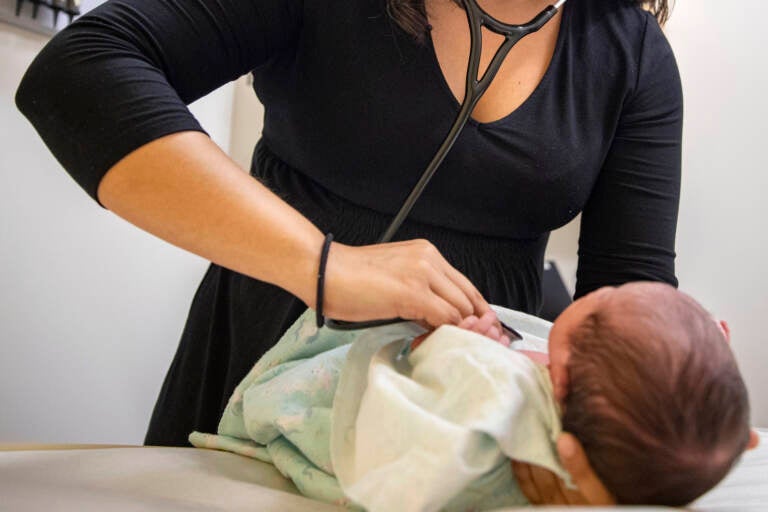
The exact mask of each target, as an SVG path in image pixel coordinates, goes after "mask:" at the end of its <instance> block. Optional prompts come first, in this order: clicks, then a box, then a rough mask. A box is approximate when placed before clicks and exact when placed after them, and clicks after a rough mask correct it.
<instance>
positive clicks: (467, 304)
mask: <svg viewBox="0 0 768 512" xmlns="http://www.w3.org/2000/svg"><path fill="white" fill-rule="evenodd" d="M424 271H425V273H426V275H427V277H428V279H429V287H430V289H431V290H432V291H433V292H434V293H435V295H437V296H439V297H441V298H442V299H443V300H445V301H446V302H448V303H449V304H451V305H452V306H453V307H454V308H456V309H457V310H458V311H459V314H460V315H461V318H464V317H467V316H470V315H472V313H473V312H474V310H475V308H474V305H473V304H472V301H470V300H469V297H467V295H466V294H465V293H464V291H463V290H462V289H461V288H460V287H458V286H457V285H456V283H454V282H453V281H452V280H450V279H449V278H448V276H447V275H446V274H445V273H444V272H442V271H441V270H439V269H436V268H435V267H433V266H428V267H427V266H425V269H424ZM459 321H461V320H459ZM456 323H457V324H458V323H459V322H456Z"/></svg>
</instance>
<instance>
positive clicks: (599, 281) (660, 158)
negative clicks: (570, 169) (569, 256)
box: [575, 15, 683, 297]
mask: <svg viewBox="0 0 768 512" xmlns="http://www.w3.org/2000/svg"><path fill="white" fill-rule="evenodd" d="M682 126H683V95H682V88H681V83H680V75H679V72H678V68H677V64H676V62H675V57H674V55H673V53H672V49H671V48H670V46H669V43H668V41H667V39H666V37H665V36H664V34H663V33H662V31H661V28H660V27H659V25H658V23H657V22H656V21H655V19H654V18H653V17H651V16H650V15H647V22H646V30H645V34H644V36H643V42H642V45H641V48H640V54H639V57H638V65H637V79H636V85H635V87H634V90H630V91H629V93H628V94H627V96H626V100H625V103H624V108H623V110H622V113H621V116H620V119H619V123H618V126H617V129H616V132H615V136H614V138H613V141H612V144H611V147H610V150H609V152H608V155H607V157H606V159H605V161H604V165H603V168H602V169H601V172H600V174H599V176H598V178H597V181H596V183H595V186H594V188H593V190H592V192H591V195H590V197H589V199H588V201H587V204H586V205H585V208H584V211H583V214H582V221H581V234H580V237H579V264H578V271H577V285H576V294H575V296H576V297H580V296H582V295H585V294H587V293H589V292H590V291H592V290H595V289H597V288H599V287H601V286H606V285H620V284H623V283H626V282H630V281H662V282H666V283H669V284H671V285H673V286H677V279H676V278H675V266H674V261H675V230H676V226H677V214H678V205H679V199H680V166H681V139H682Z"/></svg>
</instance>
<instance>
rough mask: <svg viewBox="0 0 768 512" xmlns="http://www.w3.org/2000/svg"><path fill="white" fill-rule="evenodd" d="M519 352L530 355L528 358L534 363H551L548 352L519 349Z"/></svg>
mask: <svg viewBox="0 0 768 512" xmlns="http://www.w3.org/2000/svg"><path fill="white" fill-rule="evenodd" d="M518 352H520V353H521V354H525V355H526V356H528V358H529V359H530V360H531V361H533V362H534V363H538V364H543V365H548V364H549V354H546V353H544V352H536V351H533V350H518Z"/></svg>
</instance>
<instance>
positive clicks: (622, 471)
mask: <svg viewBox="0 0 768 512" xmlns="http://www.w3.org/2000/svg"><path fill="white" fill-rule="evenodd" d="M615 292H617V293H613V294H611V295H610V296H609V297H607V298H606V299H605V300H604V303H601V304H600V307H598V308H596V309H597V310H598V311H596V312H595V313H593V314H592V315H590V316H589V317H588V319H587V321H585V322H584V323H583V324H581V325H580V326H579V327H578V328H577V329H576V331H575V332H574V333H573V335H572V338H571V345H572V353H571V356H570V360H569V363H568V372H569V380H570V391H569V394H568V396H567V398H566V400H565V403H564V407H565V412H564V417H563V429H564V430H565V431H567V432H570V433H572V434H574V435H575V436H576V437H577V438H578V439H579V441H580V442H581V443H582V445H583V446H584V449H585V451H586V454H587V457H588V459H589V461H590V463H591V465H592V468H593V469H594V471H595V472H596V473H597V475H598V476H599V477H600V479H601V480H602V481H603V483H604V484H605V486H606V487H607V488H608V490H609V491H610V492H611V493H612V494H613V495H614V497H615V498H616V499H617V501H618V502H619V503H620V504H643V505H666V506H681V505H686V504H688V503H690V502H691V501H693V500H694V499H696V498H697V497H699V496H700V495H702V494H704V493H705V492H706V491H707V490H709V489H711V488H712V487H713V486H714V485H715V484H717V483H718V482H719V481H720V480H722V478H723V477H724V476H725V475H726V474H727V473H728V471H729V470H730V469H731V468H732V466H733V465H734V463H735V462H736V461H737V460H738V458H739V456H740V455H741V453H742V452H743V451H744V449H745V448H746V447H747V444H748V442H749V403H748V398H747V390H746V387H745V385H744V381H743V380H742V378H741V375H740V374H739V370H738V368H737V366H736V361H735V359H734V357H733V354H732V352H731V349H730V346H729V345H728V343H727V342H726V340H725V336H724V334H723V333H722V331H721V330H720V329H719V327H718V325H717V323H716V322H715V321H714V319H713V318H712V316H711V315H710V314H709V313H707V311H705V310H704V309H703V308H702V307H701V306H700V305H699V304H698V303H697V302H696V301H694V300H693V299H691V298H690V297H688V296H687V295H685V294H683V293H681V292H679V291H677V290H675V289H674V288H672V287H671V286H667V285H661V284H657V283H656V284H654V283H635V284H633V285H625V286H623V287H621V288H619V289H617V290H615Z"/></svg>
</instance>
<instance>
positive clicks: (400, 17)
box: [387, 0, 669, 41]
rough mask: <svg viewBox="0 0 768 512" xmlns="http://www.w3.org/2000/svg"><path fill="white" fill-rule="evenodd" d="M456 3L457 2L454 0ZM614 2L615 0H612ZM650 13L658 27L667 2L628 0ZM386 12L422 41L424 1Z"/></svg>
mask: <svg viewBox="0 0 768 512" xmlns="http://www.w3.org/2000/svg"><path fill="white" fill-rule="evenodd" d="M454 1H456V2H457V3H458V0H454ZM612 1H616V0H612ZM630 1H634V2H635V3H637V4H638V5H639V6H640V7H642V8H643V9H647V10H648V11H650V12H651V13H652V14H653V15H654V16H656V19H657V20H658V21H659V24H660V25H664V23H665V22H666V21H667V19H668V18H669V1H668V0H630ZM387 11H388V12H389V15H390V16H391V17H392V19H393V20H395V22H396V23H397V24H398V25H399V26H400V28H402V29H403V30H404V31H406V32H407V33H409V34H411V35H412V36H413V37H414V38H416V40H418V41H421V40H423V39H424V33H425V31H426V30H427V25H428V22H427V11H426V8H425V7H424V0H387Z"/></svg>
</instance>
